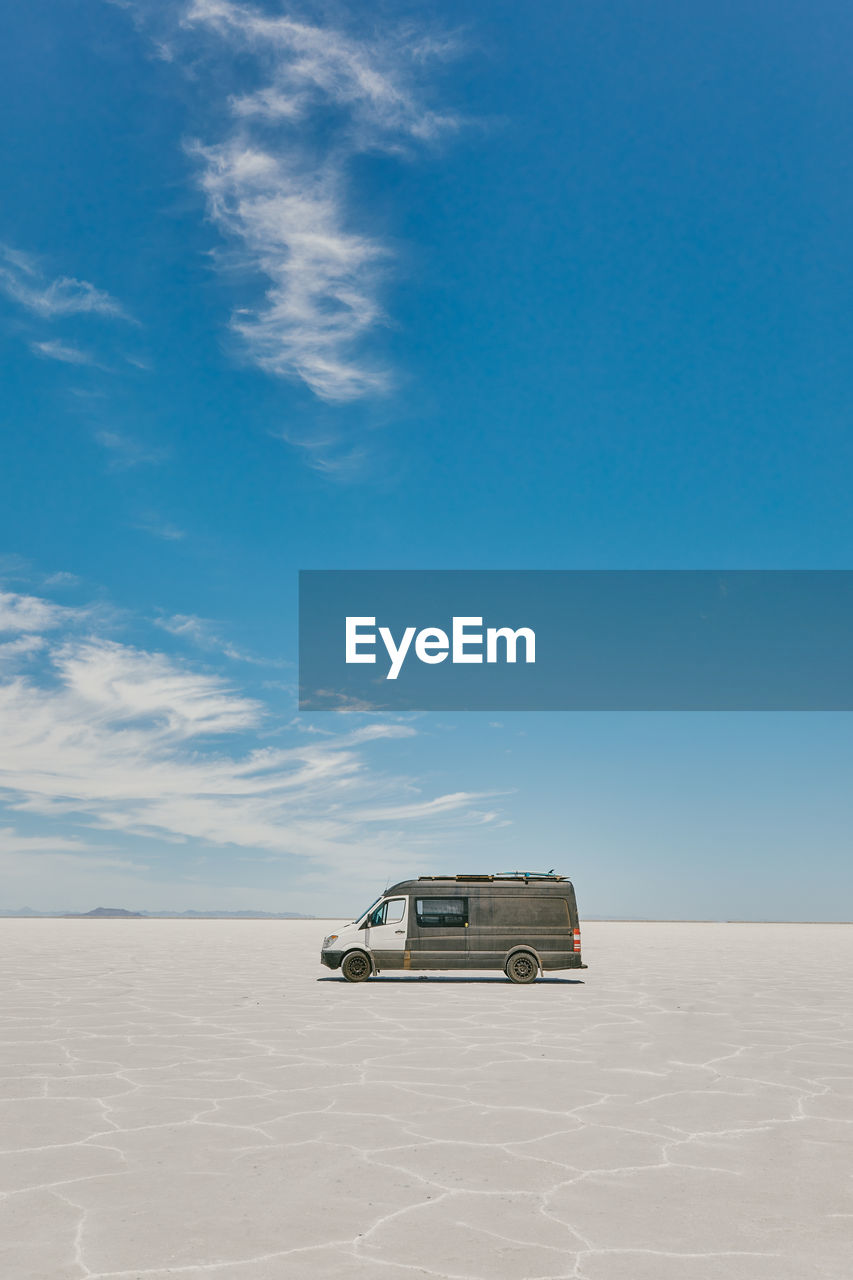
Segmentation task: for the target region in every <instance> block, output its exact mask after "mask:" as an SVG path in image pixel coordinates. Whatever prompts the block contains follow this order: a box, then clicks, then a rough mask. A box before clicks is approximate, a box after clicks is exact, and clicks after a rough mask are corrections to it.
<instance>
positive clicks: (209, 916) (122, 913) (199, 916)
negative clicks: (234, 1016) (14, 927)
mask: <svg viewBox="0 0 853 1280" xmlns="http://www.w3.org/2000/svg"><path fill="white" fill-rule="evenodd" d="M22 917H23V918H25V919H26V918H30V919H42V920H43V919H48V920H53V919H62V920H314V919H315V918H316V917H315V916H306V915H302V914H301V913H300V912H298V911H128V910H126V909H125V908H124V907H95V909H94V911H34V910H33V908H32V907H20V908H19V909H18V910H17V911H11V910H7V911H0V918H5V919H20V918H22Z"/></svg>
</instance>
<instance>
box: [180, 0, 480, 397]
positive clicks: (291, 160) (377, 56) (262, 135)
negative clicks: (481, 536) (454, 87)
mask: <svg viewBox="0 0 853 1280" xmlns="http://www.w3.org/2000/svg"><path fill="white" fill-rule="evenodd" d="M183 25H184V28H185V29H186V30H188V31H190V32H194V31H196V32H197V31H203V32H204V33H206V34H207V35H208V36H213V37H215V39H216V41H218V44H219V46H220V48H221V49H222V50H224V51H225V52H226V53H227V54H229V55H230V56H231V57H238V56H239V57H242V58H244V59H245V58H246V57H247V56H248V57H250V58H251V57H253V58H254V59H255V64H254V65H255V78H256V80H259V81H260V83H259V84H257V85H256V87H253V88H252V89H250V90H249V91H247V92H244V93H237V94H233V95H232V96H231V97H230V99H229V102H228V106H229V109H230V115H231V120H232V124H231V127H230V128H229V129H228V130H227V131H226V135H225V136H224V137H222V138H220V139H219V140H218V141H216V142H212V143H211V142H208V143H196V144H194V145H193V146H192V147H191V152H192V154H193V155H194V156H195V158H196V159H197V161H198V164H199V182H200V185H201V187H202V190H203V191H204V193H205V197H206V200H207V208H208V213H209V215H210V218H211V219H212V221H213V222H214V223H215V225H216V226H217V227H218V228H219V230H220V231H221V232H222V234H223V235H224V236H225V238H226V240H227V241H228V242H229V244H230V245H231V246H232V247H234V249H236V251H237V253H238V255H239V256H240V257H241V259H242V261H243V263H244V265H245V266H246V267H248V268H250V269H251V270H252V271H253V272H255V273H256V274H257V275H259V276H260V277H262V278H263V279H264V280H265V281H266V290H265V295H264V299H263V301H262V302H261V303H260V304H257V305H252V304H251V303H247V305H246V306H244V307H240V308H238V309H237V310H235V312H234V313H233V315H232V320H231V323H232V328H233V330H234V331H235V332H236V333H237V334H238V335H239V337H240V339H241V340H242V342H243V344H244V346H245V349H246V351H247V352H248V354H249V356H250V358H251V359H252V360H253V361H254V363H255V364H257V365H258V366H259V367H260V368H262V369H264V370H265V371H266V372H268V373H270V374H273V375H276V376H280V377H285V378H292V379H298V380H301V381H302V382H304V383H305V384H306V385H307V386H308V387H310V388H311V390H312V391H313V392H314V393H315V394H316V395H317V396H319V397H320V398H321V399H323V400H326V401H330V402H346V401H352V400H356V399H358V398H361V397H364V396H367V395H370V394H374V393H378V392H382V391H384V390H385V389H386V388H387V387H388V386H389V384H390V378H389V375H388V372H387V371H386V370H384V369H382V368H380V367H377V366H376V365H375V364H374V363H373V362H372V361H371V360H370V359H369V357H368V356H367V354H366V352H365V346H364V340H365V339H366V338H367V337H368V335H369V334H370V333H371V332H372V331H374V330H376V328H377V327H378V326H379V325H381V324H383V323H384V322H385V314H384V310H383V306H382V304H381V301H380V294H381V287H382V283H383V280H384V278H385V276H386V273H387V271H388V268H389V261H390V256H391V255H390V252H389V249H388V247H387V246H386V245H384V244H383V243H382V242H381V241H380V239H379V238H378V237H377V236H375V235H372V234H369V233H368V232H366V231H363V230H359V229H355V227H354V226H353V222H354V220H355V219H354V210H353V208H352V200H351V196H350V187H349V182H348V169H349V164H350V162H351V160H352V159H353V158H354V157H355V156H356V155H358V154H360V153H367V152H377V151H384V152H395V153H398V154H402V153H408V152H410V151H411V149H412V147H413V146H414V145H416V144H423V143H424V142H428V141H432V140H434V139H436V138H438V137H439V136H441V135H442V134H444V133H446V132H447V131H448V130H449V129H452V128H454V127H455V125H456V123H457V122H456V120H455V119H454V117H453V116H451V115H450V114H447V113H439V112H436V111H433V110H431V109H430V108H428V107H427V106H426V105H425V104H424V102H423V101H422V97H423V95H422V94H421V92H420V88H419V84H418V79H419V77H418V75H416V74H415V72H416V70H418V69H419V68H420V67H421V65H422V64H423V62H424V61H425V60H426V59H428V58H435V57H446V56H448V55H449V53H450V52H451V50H452V42H450V41H430V40H428V39H425V38H424V37H422V36H420V35H417V34H415V33H413V32H412V31H407V32H405V33H403V34H400V35H396V36H392V35H388V36H387V37H385V38H382V37H371V38H361V39H359V38H356V37H354V36H351V35H348V34H346V33H345V32H343V31H341V30H337V29H335V28H333V27H330V26H328V25H319V24H312V23H309V22H305V21H296V20H295V19H293V18H291V17H289V16H287V15H270V14H268V13H265V12H263V11H262V10H260V9H257V8H254V7H251V6H247V5H240V4H234V3H231V2H230V0H194V2H193V3H192V4H191V5H190V7H189V9H188V10H187V11H186V14H185V17H184V23H183Z"/></svg>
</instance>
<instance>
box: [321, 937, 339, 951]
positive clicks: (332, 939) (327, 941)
mask: <svg viewBox="0 0 853 1280" xmlns="http://www.w3.org/2000/svg"><path fill="white" fill-rule="evenodd" d="M337 940H338V935H337V934H336V933H330V934H329V936H328V938H324V939H323V950H324V951H326V950H327V949H328V948H329V947H330V946H331V945H332V943H333V942H337Z"/></svg>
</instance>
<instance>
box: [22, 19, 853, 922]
mask: <svg viewBox="0 0 853 1280" xmlns="http://www.w3.org/2000/svg"><path fill="white" fill-rule="evenodd" d="M6 28H7V37H6V39H5V40H4V41H3V42H2V50H0V64H2V65H0V96H2V98H3V109H2V112H0V120H2V122H3V123H2V129H3V133H4V139H3V141H4V147H3V156H4V159H3V175H2V176H3V187H4V194H5V200H4V207H3V210H2V214H0V245H2V249H0V361H2V377H3V388H4V394H3V424H2V426H3V429H2V432H0V522H2V529H1V530H0V532H1V533H2V541H0V556H2V558H0V570H2V579H1V580H0V590H2V591H3V592H4V593H5V594H4V595H3V596H2V597H0V628H2V630H0V671H2V687H0V752H2V757H0V788H1V789H0V833H2V834H0V873H2V880H3V888H2V893H0V907H2V906H7V907H17V906H20V905H22V904H24V903H29V904H30V905H33V906H38V907H43V908H46V909H49V908H55V909H60V908H64V907H71V908H81V909H88V908H89V907H92V906H95V905H98V904H100V903H103V902H104V901H105V900H107V899H109V904H110V905H123V906H130V907H132V906H139V907H142V908H148V909H155V908H157V907H168V908H176V909H181V908H184V907H195V908H204V907H211V908H215V907H232V906H233V907H237V908H247V907H267V908H270V909H277V910H301V911H317V912H320V913H323V914H334V913H336V912H338V911H341V912H346V913H348V912H349V911H351V910H355V909H357V907H358V906H359V905H360V903H361V899H362V898H363V897H365V896H366V897H368V898H369V897H371V896H373V890H374V889H375V888H379V887H381V885H382V883H384V881H385V879H386V877H387V876H388V875H396V874H397V872H399V873H400V874H409V873H412V872H430V871H437V870H438V871H440V870H446V869H450V870H455V869H472V870H492V869H496V870H504V869H507V868H509V867H513V866H516V865H528V866H529V865H533V866H540V865H541V866H552V865H556V866H558V868H560V869H562V870H564V871H567V872H568V873H570V874H572V875H573V876H574V878H575V879H576V882H577V884H578V889H579V895H580V898H581V905H582V907H583V908H585V909H586V910H587V911H588V912H589V913H592V914H600V915H605V914H609V913H619V914H631V915H644V914H653V915H659V914H664V915H675V916H679V915H684V916H689V917H694V916H706V915H710V916H714V917H717V918H719V917H722V918H728V917H740V916H756V917H767V916H769V917H777V918H797V917H808V918H815V919H819V918H838V916H839V915H845V914H846V913H847V909H846V908H843V909H842V907H840V906H839V903H841V902H843V901H844V900H845V892H844V891H845V890H846V891H847V896H848V897H849V890H850V888H851V887H852V886H851V872H850V865H851V859H850V837H849V831H850V820H851V812H850V808H851V806H850V800H849V798H848V797H849V792H850V787H849V769H850V760H851V751H850V748H851V729H850V723H849V718H848V717H845V716H843V715H836V716H831V715H808V716H807V715H790V716H787V715H778V714H774V715H764V716H762V715H737V716H735V715H704V716H664V715H659V716H650V715H649V716H647V715H624V716H617V715H598V716H577V715H575V716H572V715H561V714H554V715H538V716H535V715H519V714H515V715H508V716H504V717H501V716H491V717H490V716H480V715H467V716H463V715H458V716H439V715H422V716H417V717H411V718H398V719H389V720H387V721H386V720H381V719H378V718H373V719H364V720H359V718H358V717H336V716H325V717H324V716H315V717H313V718H306V717H302V718H299V717H297V715H296V710H295V696H294V681H295V668H294V665H293V664H294V661H295V657H296V654H295V622H296V619H295V597H296V572H297V570H298V569H300V568H371V567H376V568H409V567H411V568H445V567H448V568H452V567H466V568H468V567H470V568H481V567H483V568H493V567H495V568H497V567H500V568H651V567H654V568H715V567H726V568H783V567H784V568H847V567H849V554H850V533H851V515H850V501H849V493H850V481H851V471H853V466H851V461H853V459H851V432H850V392H851V375H850V356H849V353H850V346H851V342H850V339H851V328H853V310H851V306H850V297H851V285H853V280H852V279H851V276H852V275H853V248H851V236H850V226H851V212H853V210H851V204H853V168H851V166H850V163H849V156H850V154H851V141H853V140H852V139H851V136H850V135H851V131H853V111H852V110H851V107H853V102H851V99H852V98H853V81H851V77H850V63H851V54H853V34H852V33H851V24H850V17H849V12H848V11H847V9H846V8H845V7H842V6H841V5H840V4H831V5H828V6H824V7H823V8H822V9H821V12H820V14H819V15H817V16H816V15H815V12H814V9H813V7H812V6H807V5H806V4H805V3H804V2H803V3H782V4H778V3H776V4H772V5H771V4H769V3H755V4H752V5H749V6H746V7H744V6H738V5H733V4H729V5H726V4H722V5H721V4H714V5H711V4H707V3H699V4H694V5H691V6H689V7H688V8H687V9H685V7H684V6H682V5H676V4H674V3H667V4H664V3H660V4H652V5H647V6H642V7H638V6H636V5H629V4H624V3H623V4H620V3H613V4H609V5H601V4H600V3H592V0H590V2H589V3H586V2H581V3H577V4H573V5H553V6H546V5H541V6H532V7H531V6H519V5H517V4H508V3H500V2H498V3H490V4H489V5H482V4H474V3H456V4H454V5H452V6H450V5H442V4H431V5H428V6H427V5H423V4H402V3H400V4H397V3H388V4H384V5H381V6H370V7H369V8H365V6H347V5H339V4H334V5H328V6H305V7H300V8H298V9H296V8H294V9H286V8H284V7H282V6H279V5H274V4H266V5H263V4H258V5H256V6H251V5H245V6H241V5H238V4H232V3H229V2H228V0H192V2H190V3H180V4H179V3H174V4H149V3H134V2H133V0H128V2H127V3H106V2H104V3H100V2H99V0H86V2H82V0H81V2H79V3H75V2H74V0H69V3H66V4H63V5H61V6H57V5H54V4H48V3H46V2H45V0H33V2H32V3H31V4H28V5H26V6H17V7H15V8H14V10H13V11H11V12H10V13H9V14H7V16H6Z"/></svg>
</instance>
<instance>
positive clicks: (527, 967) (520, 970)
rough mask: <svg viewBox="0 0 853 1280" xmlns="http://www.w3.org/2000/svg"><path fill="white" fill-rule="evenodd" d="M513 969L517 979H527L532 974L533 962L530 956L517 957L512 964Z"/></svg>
mask: <svg viewBox="0 0 853 1280" xmlns="http://www.w3.org/2000/svg"><path fill="white" fill-rule="evenodd" d="M513 968H514V969H515V972H516V974H517V976H518V977H519V978H529V977H530V975H531V974H532V973H533V961H532V960H531V959H530V956H519V957H518V959H517V960H515V961H514V962H513Z"/></svg>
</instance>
